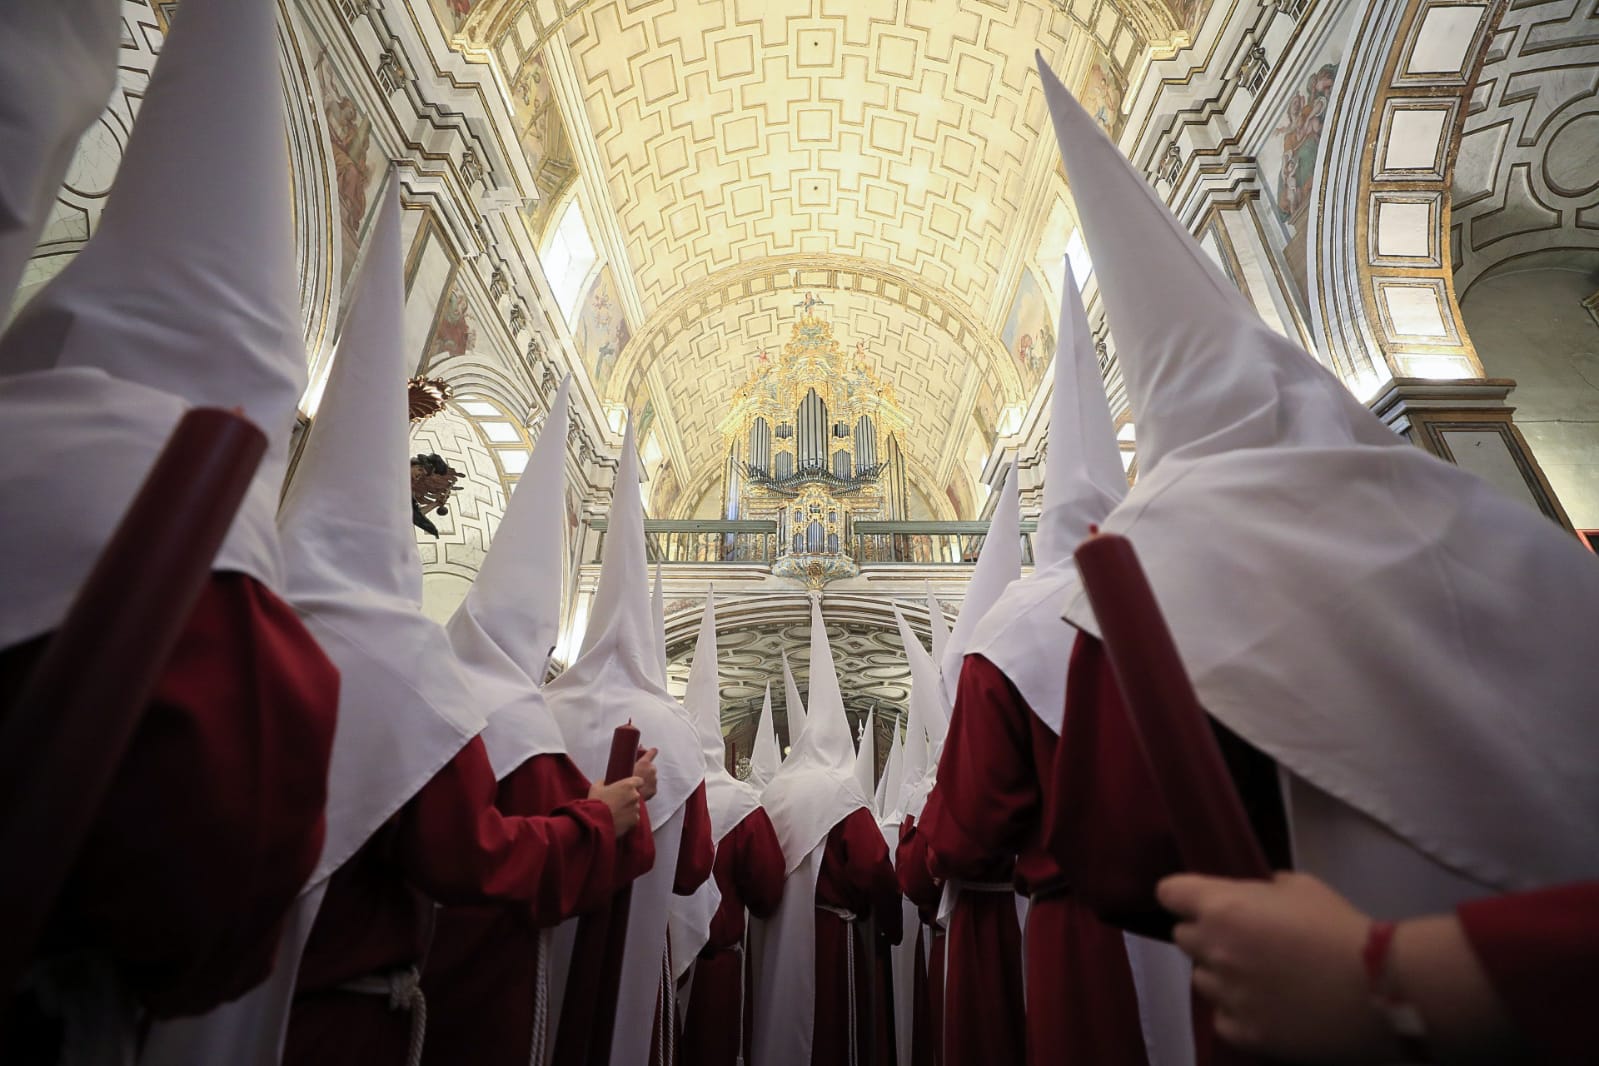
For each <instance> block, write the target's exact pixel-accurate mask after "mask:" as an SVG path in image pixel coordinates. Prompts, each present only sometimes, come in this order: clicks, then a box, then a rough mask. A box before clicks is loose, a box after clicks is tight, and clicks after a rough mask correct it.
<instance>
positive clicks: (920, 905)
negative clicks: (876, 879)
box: [894, 785, 943, 914]
mask: <svg viewBox="0 0 1599 1066" xmlns="http://www.w3.org/2000/svg"><path fill="white" fill-rule="evenodd" d="M937 797H938V787H937V786H936V785H935V786H934V787H933V791H932V792H931V793H929V794H928V797H927V806H926V807H924V808H923V809H922V810H923V812H924V813H925V812H926V811H928V810H931V809H932V808H933V803H934V800H935V799H937ZM894 875H895V877H896V878H898V880H899V888H900V891H901V892H903V893H905V898H906V899H908V900H910V901H911V902H912V903H914V904H916V907H917V909H918V910H920V911H921V912H922V913H923V914H927V913H929V912H932V911H936V910H938V901H939V898H940V896H941V895H942V894H943V887H942V886H941V885H939V883H938V882H936V881H934V880H933V874H932V871H931V870H929V869H928V868H927V835H926V834H925V833H923V832H922V831H921V830H920V829H919V828H918V827H917V825H916V819H915V818H913V817H910V816H906V818H905V824H904V825H903V826H901V827H900V831H899V847H898V848H896V849H895V851H894Z"/></svg>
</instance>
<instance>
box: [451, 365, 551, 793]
mask: <svg viewBox="0 0 1599 1066" xmlns="http://www.w3.org/2000/svg"><path fill="white" fill-rule="evenodd" d="M571 384H572V381H571V379H570V378H567V379H566V380H565V381H563V382H561V387H560V389H559V390H557V391H556V394H555V402H554V403H552V404H551V405H550V413H549V416H548V417H547V418H545V420H544V428H543V429H541V430H540V431H539V439H538V442H537V443H536V444H535V445H534V446H533V454H532V456H531V457H530V458H529V459H528V464H527V468H526V469H525V470H523V471H522V477H521V478H520V479H519V480H518V481H517V483H516V489H515V491H513V492H512V493H511V499H510V501H509V502H508V503H507V504H506V506H505V518H504V519H503V520H502V521H501V522H500V527H499V529H498V530H496V531H495V534H494V540H493V541H492V542H490V544H489V550H488V553H487V554H486V555H485V556H484V557H483V564H482V566H480V567H479V568H478V572H477V578H476V580H474V581H473V582H472V587H471V588H470V589H468V590H467V593H466V599H464V600H462V601H461V605H460V606H459V607H457V608H456V609H455V613H454V614H453V615H451V616H450V621H449V624H448V625H446V626H445V631H446V632H448V633H449V635H450V643H451V644H452V645H454V647H455V653H456V655H458V656H459V657H460V659H461V663H462V666H463V667H464V668H465V670H466V673H467V677H468V679H469V681H470V683H471V685H472V695H473V698H474V699H476V700H477V705H478V706H479V707H481V708H482V709H483V711H484V713H486V714H487V715H488V718H489V724H488V726H487V728H485V729H484V730H483V744H484V746H485V747H486V748H487V749H488V754H489V762H490V763H492V764H493V766H494V775H495V776H496V777H498V778H504V777H505V775H506V774H509V773H510V772H511V771H513V770H515V769H516V768H517V767H519V766H521V765H522V764H523V763H525V762H527V760H529V759H531V758H534V757H535V756H538V755H549V754H555V753H560V752H564V751H566V741H565V739H564V738H563V737H562V736H561V729H560V727H559V726H558V725H556V724H555V717H554V716H553V715H552V714H550V709H549V707H548V706H547V705H546V703H545V701H544V693H543V691H542V688H541V686H540V682H542V680H543V678H544V670H545V667H546V666H547V665H548V663H549V659H550V650H551V649H552V648H554V647H555V638H556V634H557V633H559V631H560V628H561V556H562V554H563V546H564V544H565V537H564V530H563V529H562V525H563V523H564V520H565V516H564V513H563V511H562V508H560V507H558V506H552V505H551V501H552V500H563V499H565V498H566V430H567V424H568V423H569V421H570V418H571V414H570V404H571V400H570V396H569V393H570V390H571Z"/></svg>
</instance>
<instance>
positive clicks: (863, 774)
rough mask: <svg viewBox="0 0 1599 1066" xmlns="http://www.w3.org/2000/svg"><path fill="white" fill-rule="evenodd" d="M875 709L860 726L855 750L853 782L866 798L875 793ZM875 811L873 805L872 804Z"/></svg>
mask: <svg viewBox="0 0 1599 1066" xmlns="http://www.w3.org/2000/svg"><path fill="white" fill-rule="evenodd" d="M876 738H877V709H876V708H875V707H874V708H873V709H872V711H871V713H870V714H868V715H867V716H866V721H865V722H863V723H862V725H861V742H860V746H859V747H858V748H856V749H855V782H856V784H858V785H860V786H861V791H862V792H864V793H866V794H867V795H868V796H873V795H875V794H876V792H877V739H876ZM874 809H875V804H874Z"/></svg>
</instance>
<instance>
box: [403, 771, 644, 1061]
mask: <svg viewBox="0 0 1599 1066" xmlns="http://www.w3.org/2000/svg"><path fill="white" fill-rule="evenodd" d="M588 793H589V780H588V778H586V777H584V776H583V773H582V771H580V770H579V769H578V768H577V766H576V765H575V764H574V763H573V762H572V760H571V759H569V758H568V757H567V756H565V755H560V754H550V755H537V756H534V757H533V758H531V759H529V760H528V761H526V762H524V763H523V764H522V765H521V766H519V767H517V768H516V769H515V770H513V771H511V772H510V773H509V774H507V775H506V776H505V777H504V778H503V779H502V780H501V781H500V785H499V789H498V793H497V795H496V797H495V801H494V805H495V806H496V807H498V808H499V809H500V812H501V813H502V814H506V815H511V816H514V817H524V818H527V817H537V816H541V815H548V814H551V813H553V812H555V811H556V810H558V809H559V808H560V807H562V806H564V805H565V804H568V803H572V802H574V801H576V800H580V799H584V798H586V797H587V796H588ZM561 858H564V856H561ZM594 858H595V861H594V862H592V863H590V864H589V865H588V866H587V868H586V869H585V868H584V867H583V866H582V865H581V864H580V865H579V866H577V867H575V868H573V869H571V871H570V874H569V875H563V876H562V881H563V884H564V886H565V891H563V897H562V898H561V899H560V900H559V905H560V907H559V910H558V911H557V912H547V911H545V910H544V909H543V904H544V902H545V901H543V900H534V901H533V902H532V903H531V904H522V903H511V904H490V905H482V906H474V905H464V906H450V907H442V908H440V909H439V911H438V916H437V921H436V925H435V928H434V932H433V943H432V946H431V947H429V949H428V954H427V965H426V967H425V968H424V970H423V973H422V990H423V992H424V993H425V994H426V996H427V1005H428V1033H427V1043H426V1045H425V1048H424V1051H423V1056H422V1061H423V1062H424V1063H427V1064H430V1066H455V1064H457V1063H460V1062H463V1061H469V1062H472V1063H474V1064H477V1066H526V1064H527V1062H528V1058H529V1050H530V1048H531V1040H532V1036H533V1024H534V1006H535V1003H536V1000H537V996H538V991H537V989H538V973H539V964H540V959H539V951H540V944H539V936H540V932H541V931H542V930H544V929H547V928H550V927H552V926H555V925H557V924H559V923H560V922H563V921H565V920H566V919H567V918H570V917H572V916H573V915H574V914H578V913H582V912H586V911H590V910H593V909H594V908H596V907H599V906H603V905H606V904H608V903H609V902H610V898H611V895H612V893H613V892H615V891H616V889H617V888H618V887H620V886H621V885H625V884H627V883H629V882H630V881H632V880H633V879H634V878H636V877H638V876H639V875H641V874H643V873H646V872H647V871H648V870H649V869H650V867H652V866H653V865H654V864H655V839H654V836H653V835H652V833H651V831H650V824H649V812H648V808H647V807H645V808H644V809H643V812H642V816H641V818H640V820H639V825H638V827H637V828H635V829H634V830H633V831H632V832H630V833H628V834H626V835H625V836H623V837H622V838H621V839H620V840H619V841H617V846H616V862H615V865H614V866H611V867H608V866H607V864H606V862H605V861H603V860H604V858H605V857H604V855H603V854H598V853H597V854H596V855H595V856H594ZM548 1039H551V1040H553V1039H554V1033H553V1021H552V1026H551V1032H550V1034H549V1037H548Z"/></svg>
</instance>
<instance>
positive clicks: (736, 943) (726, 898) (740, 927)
mask: <svg viewBox="0 0 1599 1066" xmlns="http://www.w3.org/2000/svg"><path fill="white" fill-rule="evenodd" d="M783 867H784V863H783V849H782V848H781V847H780V846H779V845H778V843H777V831H776V830H774V829H773V828H772V820H771V819H770V818H768V817H767V816H766V811H765V810H764V809H762V808H760V807H757V808H755V809H754V810H753V811H751V812H750V813H749V814H747V815H745V816H744V817H743V819H741V820H740V821H739V823H738V824H737V825H735V826H734V827H733V828H732V829H730V830H728V832H727V835H726V836H724V837H722V839H721V841H720V842H719V843H718V844H717V845H716V864H715V866H714V867H713V868H712V876H714V877H715V878H716V887H717V888H718V889H719V890H720V891H721V893H722V902H721V903H720V904H719V905H718V906H717V908H716V914H715V915H714V916H712V918H711V939H710V940H709V941H707V942H706V944H705V947H703V948H701V949H700V955H699V958H698V959H697V960H695V962H694V994H693V995H692V996H691V997H690V998H689V1001H688V1014H687V1017H686V1018H685V1019H684V1021H683V1042H682V1044H681V1056H680V1057H681V1059H682V1061H683V1062H685V1063H693V1064H694V1066H732V1063H733V1062H735V1061H736V1060H737V1058H738V1056H739V1032H740V1025H742V1027H743V1033H744V1040H743V1055H744V1061H745V1062H749V1061H750V1045H751V1043H752V1041H753V1039H754V1017H753V1012H754V1004H753V1002H752V999H751V997H750V995H749V988H750V977H751V973H750V972H749V967H747V966H746V965H745V955H744V928H745V912H746V911H748V912H749V913H750V914H753V915H754V916H755V917H757V918H760V919H762V920H764V919H767V918H770V917H771V916H772V914H773V912H775V911H776V910H777V905H778V904H779V903H780V902H782V899H783ZM738 1013H742V1015H743V1020H742V1022H741V1023H738V1024H735V1023H733V1022H731V1021H729V1017H730V1016H732V1017H737V1016H738Z"/></svg>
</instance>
